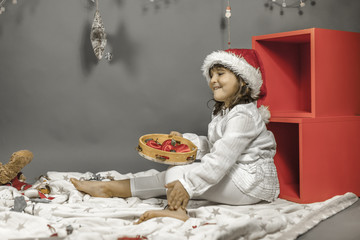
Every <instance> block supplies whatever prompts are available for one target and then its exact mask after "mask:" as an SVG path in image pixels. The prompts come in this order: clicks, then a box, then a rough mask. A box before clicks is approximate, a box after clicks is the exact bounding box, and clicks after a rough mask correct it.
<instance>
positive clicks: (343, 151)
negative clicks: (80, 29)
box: [268, 116, 360, 203]
mask: <svg viewBox="0 0 360 240" xmlns="http://www.w3.org/2000/svg"><path fill="white" fill-rule="evenodd" d="M268 128H269V130H270V131H272V132H273V133H274V136H275V139H276V142H277V153H276V155H275V158H274V161H275V165H276V168H277V170H278V177H279V182H280V198H284V199H288V200H290V201H294V202H299V203H310V202H316V201H324V200H326V199H329V198H331V197H333V196H335V195H339V194H344V193H346V192H353V193H355V194H357V195H358V196H360V184H359V183H360V174H359V172H360V161H359V153H358V152H357V150H358V148H359V147H360V144H359V143H360V141H359V134H360V117H359V116H350V117H323V118H302V119H301V118H273V119H272V120H271V122H270V123H269V124H268Z"/></svg>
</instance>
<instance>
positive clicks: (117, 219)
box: [0, 170, 358, 240]
mask: <svg viewBox="0 0 360 240" xmlns="http://www.w3.org/2000/svg"><path fill="white" fill-rule="evenodd" d="M157 173H158V172H157V171H156V170H150V171H147V172H141V173H136V174H126V175H122V174H120V173H118V172H116V171H106V172H100V173H97V175H99V176H100V177H103V178H106V177H111V178H114V179H115V180H120V179H127V178H132V177H134V176H138V177H140V176H149V175H153V174H157ZM91 176H93V174H92V173H77V172H48V173H47V177H48V178H49V181H48V182H49V185H50V188H51V195H49V196H52V197H55V199H53V200H51V201H50V203H32V202H31V201H29V199H28V198H26V197H25V199H26V201H27V204H28V205H27V207H26V208H25V212H23V213H19V212H14V211H11V208H13V207H14V198H15V197H17V196H20V195H21V192H19V191H17V190H16V189H15V188H13V187H10V186H0V238H1V239H2V240H8V239H19V238H20V239H23V238H31V239H34V238H35V239H36V238H46V239H52V238H50V236H51V235H54V234H57V235H58V237H59V238H61V239H64V240H99V239H101V240H114V239H118V238H119V239H121V238H124V239H125V238H126V237H127V238H131V237H132V238H137V239H148V240H162V239H164V240H165V239H166V240H168V239H172V240H189V239H191V240H203V239H207V240H215V239H226V240H235V239H239V240H240V239H248V240H253V239H261V240H280V239H281V240H282V239H284V240H293V239H296V237H297V236H299V235H301V234H303V233H305V232H306V231H308V230H309V229H311V228H312V227H314V226H316V225H317V224H318V223H319V222H320V221H322V220H324V219H327V218H328V217H330V216H332V215H334V214H336V213H338V212H340V211H341V210H343V209H345V208H347V207H349V206H350V205H352V204H353V203H354V202H356V201H357V200H358V197H357V196H356V195H355V194H353V193H346V194H344V195H339V196H335V197H333V198H331V199H329V200H326V201H324V202H317V203H311V204H298V203H293V202H289V201H286V200H283V199H276V200H275V201H274V202H272V203H267V202H265V201H262V202H260V203H257V204H254V205H245V206H229V205H225V204H216V203H212V202H209V201H199V200H190V202H189V205H188V212H189V215H190V218H189V219H188V220H187V221H186V222H183V221H181V220H178V219H174V218H168V217H162V218H153V219H150V220H148V221H146V222H143V223H141V224H139V225H133V223H134V222H136V221H137V220H138V218H139V216H140V215H141V214H142V213H144V212H145V211H147V210H155V209H157V210H159V209H163V208H164V206H165V205H166V204H167V201H166V200H165V199H160V198H151V199H147V200H141V199H139V198H136V197H131V198H126V199H123V198H95V197H90V196H89V195H87V194H83V193H81V192H79V191H77V190H76V189H75V188H74V186H73V185H72V184H71V183H70V181H69V179H70V178H71V177H75V178H78V179H89V178H91ZM69 226H71V228H73V232H72V233H71V234H69V235H67V231H66V230H67V228H68V227H69ZM54 239H56V238H54Z"/></svg>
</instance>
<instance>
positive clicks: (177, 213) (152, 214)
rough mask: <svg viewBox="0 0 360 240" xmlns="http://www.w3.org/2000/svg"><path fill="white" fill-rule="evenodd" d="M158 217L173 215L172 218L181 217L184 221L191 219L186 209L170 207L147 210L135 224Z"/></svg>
mask: <svg viewBox="0 0 360 240" xmlns="http://www.w3.org/2000/svg"><path fill="white" fill-rule="evenodd" d="M157 217H172V218H177V219H180V220H182V221H184V222H185V221H186V220H188V219H189V216H188V215H187V213H186V210H184V209H182V208H178V209H177V210H170V209H164V210H150V211H146V212H145V213H144V214H143V215H141V216H140V218H139V220H138V221H137V222H136V223H135V224H140V223H142V222H144V221H147V220H149V219H151V218H157Z"/></svg>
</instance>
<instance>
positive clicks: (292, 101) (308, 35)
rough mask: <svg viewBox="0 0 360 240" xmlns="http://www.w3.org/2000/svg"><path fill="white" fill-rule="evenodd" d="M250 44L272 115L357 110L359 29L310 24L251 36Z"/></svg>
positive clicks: (349, 113)
mask: <svg viewBox="0 0 360 240" xmlns="http://www.w3.org/2000/svg"><path fill="white" fill-rule="evenodd" d="M252 46H253V48H254V49H256V50H257V52H258V53H259V54H260V56H261V59H262V61H263V64H264V67H265V77H266V81H267V88H268V96H267V99H266V103H267V104H268V105H269V106H270V108H271V114H272V116H274V117H325V116H353V115H356V114H360V100H359V93H358V91H359V89H360V81H359V79H360V66H359V65H360V33H354V32H344V31H336V30H327V29H318V28H311V29H305V30H298V31H291V32H285V33H275V34H269V35H262V36H254V37H253V38H252ZM284 99H286V101H284Z"/></svg>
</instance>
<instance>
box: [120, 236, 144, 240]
mask: <svg viewBox="0 0 360 240" xmlns="http://www.w3.org/2000/svg"><path fill="white" fill-rule="evenodd" d="M146 239H148V238H147V237H144V236H140V235H138V236H136V237H119V238H118V240H146Z"/></svg>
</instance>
